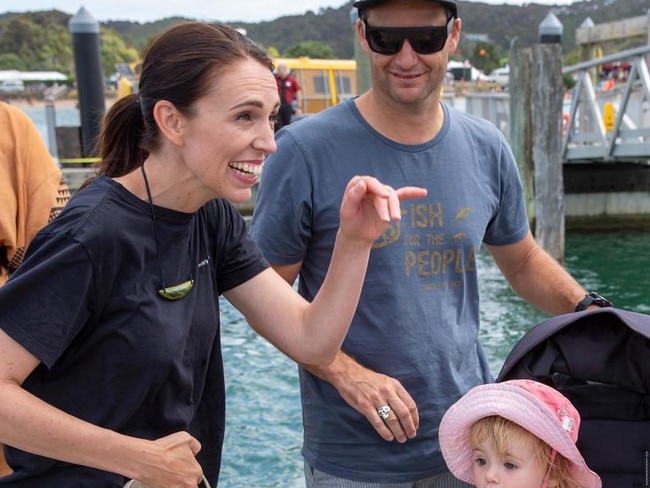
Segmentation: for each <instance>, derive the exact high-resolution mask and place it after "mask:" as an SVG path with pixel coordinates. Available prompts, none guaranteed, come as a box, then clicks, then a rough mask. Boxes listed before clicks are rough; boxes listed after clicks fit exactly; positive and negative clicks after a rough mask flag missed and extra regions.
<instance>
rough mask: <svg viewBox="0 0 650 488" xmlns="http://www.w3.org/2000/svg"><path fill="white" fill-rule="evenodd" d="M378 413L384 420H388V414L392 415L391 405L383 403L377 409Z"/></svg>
mask: <svg viewBox="0 0 650 488" xmlns="http://www.w3.org/2000/svg"><path fill="white" fill-rule="evenodd" d="M377 413H378V414H379V416H380V417H381V419H382V420H388V416H389V415H390V407H389V406H388V405H382V406H381V407H379V408H378V409H377Z"/></svg>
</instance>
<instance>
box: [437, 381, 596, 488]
mask: <svg viewBox="0 0 650 488" xmlns="http://www.w3.org/2000/svg"><path fill="white" fill-rule="evenodd" d="M493 415H498V416H500V417H503V418H505V419H508V420H510V421H512V422H514V423H516V424H518V425H520V426H521V427H523V428H524V429H526V430H527V431H528V432H530V433H532V434H534V435H535V436H537V437H539V438H540V439H541V440H543V441H544V442H546V443H547V444H548V445H549V446H551V447H552V448H553V449H555V450H556V451H557V452H559V453H560V454H562V455H563V456H564V457H565V458H567V459H568V460H569V461H571V462H572V463H573V467H574V474H575V476H576V477H577V479H578V480H579V481H580V484H581V486H583V487H584V488H601V486H602V483H601V481H600V477H599V476H598V475H597V474H596V473H594V472H593V471H591V470H590V469H589V468H588V467H587V464H586V463H585V460H584V459H583V458H582V455H581V454H580V452H579V451H578V448H577V447H576V444H575V442H576V440H577V438H578V429H579V428H580V414H578V411H577V410H576V409H575V407H574V406H573V405H572V404H571V402H570V401H569V400H567V398H566V397H565V396H564V395H562V394H561V393H560V392H559V391H557V390H555V389H553V388H551V387H550V386H546V385H544V384H543V383H539V382H537V381H532V380H510V381H504V382H502V383H491V384H487V385H480V386H476V387H474V388H472V389H471V390H470V391H469V392H468V393H467V394H466V395H465V396H463V397H462V398H461V399H460V400H458V401H457V402H456V403H454V404H453V405H452V406H451V407H450V408H449V410H447V412H446V413H445V415H444V416H443V417H442V421H441V422H440V431H439V439H440V449H441V451H442V455H443V457H444V458H445V462H446V463H447V467H448V468H449V471H451V473H452V474H453V475H454V476H456V478H458V479H460V480H462V481H465V482H466V483H470V484H471V483H473V481H472V465H473V463H474V455H473V453H472V448H471V446H470V442H469V433H470V429H471V427H472V425H474V423H475V422H476V421H478V420H480V419H482V418H484V417H491V416H493Z"/></svg>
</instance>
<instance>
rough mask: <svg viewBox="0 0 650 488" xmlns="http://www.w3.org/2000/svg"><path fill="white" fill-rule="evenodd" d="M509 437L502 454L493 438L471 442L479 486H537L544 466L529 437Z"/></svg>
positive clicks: (544, 469) (509, 487) (513, 487)
mask: <svg viewBox="0 0 650 488" xmlns="http://www.w3.org/2000/svg"><path fill="white" fill-rule="evenodd" d="M517 437H518V438H516V439H512V442H511V443H510V445H509V446H508V451H507V453H506V454H505V455H500V454H499V453H498V452H497V450H496V446H495V445H494V442H492V441H491V440H489V439H488V440H486V441H484V442H482V443H480V444H479V445H476V446H474V465H473V467H472V471H473V476H474V484H475V485H476V486H477V487H478V488H486V487H489V488H540V487H541V486H542V483H543V482H544V477H545V476H546V467H545V466H542V464H541V463H540V462H539V461H537V460H536V459H535V444H534V441H533V440H532V439H531V438H527V437H521V436H517Z"/></svg>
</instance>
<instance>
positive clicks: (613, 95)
mask: <svg viewBox="0 0 650 488" xmlns="http://www.w3.org/2000/svg"><path fill="white" fill-rule="evenodd" d="M649 56H650V46H642V47H638V48H634V49H628V50H625V51H621V52H618V53H615V54H611V55H608V56H604V57H602V58H596V59H593V60H591V61H587V62H583V63H579V64H576V65H573V66H566V67H564V68H563V69H562V73H563V74H570V75H572V76H573V77H574V78H575V79H576V85H575V87H574V88H573V91H572V94H571V97H570V99H567V101H566V102H565V104H564V109H563V112H562V114H558V117H562V123H563V139H562V153H561V157H562V160H563V161H565V162H568V163H582V162H596V161H598V162H630V161H632V162H639V161H645V160H650V74H649V72H648V65H647V58H648V57H649ZM610 63H611V64H616V63H628V64H629V66H630V68H629V71H628V72H627V75H626V77H625V79H624V81H618V82H617V83H616V85H615V87H614V88H613V89H611V90H601V89H597V88H596V87H595V86H594V83H593V81H592V79H593V73H594V72H595V71H596V70H597V68H598V67H599V66H601V65H605V64H610ZM509 100H510V94H509V93H507V92H503V93H479V92H476V93H467V94H466V96H465V111H466V112H467V113H470V114H473V115H476V116H478V117H481V118H484V119H487V120H490V121H491V122H493V123H494V124H495V125H496V126H497V127H498V128H499V129H500V130H501V132H503V134H504V135H505V136H506V138H508V140H510V105H509Z"/></svg>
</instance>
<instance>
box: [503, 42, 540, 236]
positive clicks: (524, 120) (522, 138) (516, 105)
mask: <svg viewBox="0 0 650 488" xmlns="http://www.w3.org/2000/svg"><path fill="white" fill-rule="evenodd" d="M513 44H514V43H513ZM509 64H510V81H509V83H508V91H509V92H510V141H511V144H510V146H511V147H512V153H513V154H514V156H515V160H516V161H517V166H518V167H519V175H520V176H521V182H522V184H523V186H524V193H525V197H526V212H527V214H528V221H529V223H530V226H531V228H532V227H533V225H534V205H533V203H534V197H535V187H534V184H533V181H534V180H533V146H532V140H533V128H532V97H531V72H532V68H531V66H532V51H531V49H529V48H525V49H519V48H516V46H514V45H513V47H512V48H511V49H510V55H509Z"/></svg>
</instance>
